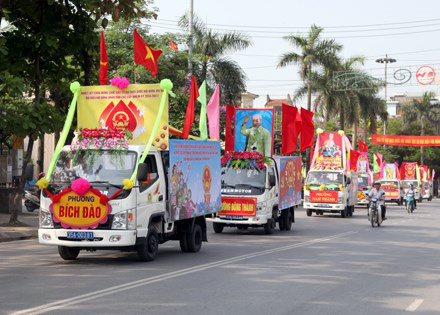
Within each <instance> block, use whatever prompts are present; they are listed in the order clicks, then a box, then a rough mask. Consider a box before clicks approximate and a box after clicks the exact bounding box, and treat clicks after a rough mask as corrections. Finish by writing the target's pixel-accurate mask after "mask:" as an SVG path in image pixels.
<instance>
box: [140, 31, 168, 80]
mask: <svg viewBox="0 0 440 315" xmlns="http://www.w3.org/2000/svg"><path fill="white" fill-rule="evenodd" d="M133 38H134V63H135V64H137V65H143V66H145V69H147V70H148V71H151V76H152V77H153V78H154V77H155V76H156V74H157V72H158V71H159V66H158V64H157V59H159V56H160V54H161V53H162V50H160V49H157V50H156V49H152V48H150V46H148V45H147V44H146V43H145V41H144V40H143V38H142V37H141V36H140V35H139V34H138V32H137V31H136V29H134V31H133Z"/></svg>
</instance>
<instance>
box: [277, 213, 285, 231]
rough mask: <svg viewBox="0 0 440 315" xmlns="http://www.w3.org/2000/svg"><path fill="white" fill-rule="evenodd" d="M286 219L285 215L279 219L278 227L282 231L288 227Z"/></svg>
mask: <svg viewBox="0 0 440 315" xmlns="http://www.w3.org/2000/svg"><path fill="white" fill-rule="evenodd" d="M285 227H286V221H285V219H284V215H283V216H281V217H280V218H279V219H278V228H279V229H280V231H284V230H285V229H286V228H285Z"/></svg>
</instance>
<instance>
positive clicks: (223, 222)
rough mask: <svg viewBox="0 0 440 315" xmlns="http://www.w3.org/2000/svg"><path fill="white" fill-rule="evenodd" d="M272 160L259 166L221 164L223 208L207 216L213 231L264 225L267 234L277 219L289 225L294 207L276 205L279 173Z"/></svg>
mask: <svg viewBox="0 0 440 315" xmlns="http://www.w3.org/2000/svg"><path fill="white" fill-rule="evenodd" d="M271 161H272V163H271V164H270V165H267V164H266V166H265V167H264V168H263V169H260V170H257V169H240V168H236V167H231V166H223V167H222V169H221V185H222V186H221V192H222V210H221V211H220V212H218V213H216V214H213V216H212V218H208V221H211V222H212V223H213V228H214V231H215V232H216V233H221V232H222V231H223V229H224V227H237V228H238V229H240V230H245V229H247V228H249V227H251V228H255V227H263V228H264V231H265V233H266V234H272V233H273V230H274V228H275V226H276V222H278V223H279V225H280V229H282V230H290V229H291V224H292V222H294V209H293V207H292V208H288V209H286V210H280V209H279V191H280V184H279V179H280V178H279V176H280V175H279V170H278V167H277V164H276V163H275V161H274V160H273V159H271Z"/></svg>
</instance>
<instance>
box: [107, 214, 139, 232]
mask: <svg viewBox="0 0 440 315" xmlns="http://www.w3.org/2000/svg"><path fill="white" fill-rule="evenodd" d="M135 213H136V212H135V209H130V210H125V211H120V212H118V213H115V215H114V216H113V222H112V230H132V229H134V228H135V227H136V216H135Z"/></svg>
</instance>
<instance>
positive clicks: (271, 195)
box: [267, 166, 279, 210]
mask: <svg viewBox="0 0 440 315" xmlns="http://www.w3.org/2000/svg"><path fill="white" fill-rule="evenodd" d="M276 176H277V175H276V172H275V168H274V166H270V167H269V166H268V167H267V184H268V187H269V192H268V205H267V208H268V210H272V209H273V207H274V206H275V205H277V204H278V194H279V192H278V189H277V182H278V178H277V177H276ZM271 178H274V181H273V182H272V183H271Z"/></svg>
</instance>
